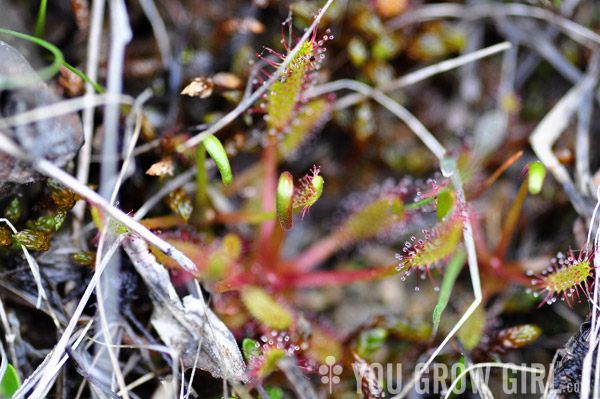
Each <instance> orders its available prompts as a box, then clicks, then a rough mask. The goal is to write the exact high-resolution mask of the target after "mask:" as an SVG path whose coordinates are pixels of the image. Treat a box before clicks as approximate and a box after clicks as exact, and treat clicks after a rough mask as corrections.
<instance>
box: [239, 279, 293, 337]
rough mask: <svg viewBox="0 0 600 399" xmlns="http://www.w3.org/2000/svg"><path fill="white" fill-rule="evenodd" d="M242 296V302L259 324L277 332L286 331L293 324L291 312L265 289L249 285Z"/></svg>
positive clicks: (243, 290)
mask: <svg viewBox="0 0 600 399" xmlns="http://www.w3.org/2000/svg"><path fill="white" fill-rule="evenodd" d="M241 294H242V295H241V298H242V302H243V303H244V305H245V306H246V308H247V309H248V311H249V312H250V314H252V316H253V317H254V318H255V319H256V320H258V321H259V322H261V323H263V324H265V325H267V326H268V327H271V328H274V329H277V330H285V329H287V328H288V327H289V326H290V324H292V315H291V314H290V312H289V311H288V310H287V309H286V308H285V307H284V306H283V305H281V302H280V301H279V300H278V299H277V298H274V297H273V296H271V295H270V294H269V293H267V292H266V291H265V290H264V289H263V288H261V287H257V286H253V285H247V286H245V287H244V288H243V289H242V292H241Z"/></svg>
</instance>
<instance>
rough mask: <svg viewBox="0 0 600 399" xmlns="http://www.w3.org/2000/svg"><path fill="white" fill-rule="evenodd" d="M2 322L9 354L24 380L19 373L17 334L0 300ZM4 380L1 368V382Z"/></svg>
mask: <svg viewBox="0 0 600 399" xmlns="http://www.w3.org/2000/svg"><path fill="white" fill-rule="evenodd" d="M0 320H2V327H3V328H4V339H5V340H6V344H7V345H8V352H9V353H10V357H11V360H12V365H13V367H14V368H15V371H16V372H17V375H19V376H20V377H21V378H22V377H23V376H22V375H21V373H20V372H19V358H18V357H17V350H16V349H15V338H16V336H17V334H15V333H14V331H13V328H12V326H11V324H10V322H9V321H8V317H7V316H6V310H5V309H4V303H3V302H2V298H0ZM3 378H4V372H2V371H1V367H0V381H2V379H3Z"/></svg>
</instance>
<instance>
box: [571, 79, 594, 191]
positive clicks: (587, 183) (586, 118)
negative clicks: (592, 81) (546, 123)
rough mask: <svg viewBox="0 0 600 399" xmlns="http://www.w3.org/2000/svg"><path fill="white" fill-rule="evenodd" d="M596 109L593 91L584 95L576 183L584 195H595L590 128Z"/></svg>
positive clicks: (577, 141) (577, 144)
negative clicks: (593, 112) (591, 170)
mask: <svg viewBox="0 0 600 399" xmlns="http://www.w3.org/2000/svg"><path fill="white" fill-rule="evenodd" d="M593 108H594V102H593V90H592V89H590V90H588V91H587V92H586V93H584V94H583V97H582V99H581V105H580V106H579V109H578V110H577V133H576V136H575V182H576V184H577V190H578V191H579V192H580V193H581V194H582V195H586V196H587V195H590V194H593V192H594V188H593V184H592V176H591V174H590V127H591V123H592V110H593Z"/></svg>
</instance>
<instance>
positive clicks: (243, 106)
mask: <svg viewBox="0 0 600 399" xmlns="http://www.w3.org/2000/svg"><path fill="white" fill-rule="evenodd" d="M333 1H334V0H327V3H325V5H324V6H323V7H322V8H321V9H320V11H319V13H318V14H317V16H316V17H315V20H314V21H313V23H312V24H311V25H310V27H309V28H308V29H307V30H306V32H304V35H302V37H301V38H300V40H299V41H298V43H296V46H295V47H294V48H293V49H292V51H290V53H289V54H287V55H286V58H285V60H283V62H282V63H281V64H280V65H279V68H277V70H275V72H273V74H272V75H271V77H270V78H269V79H268V80H267V81H266V82H264V83H263V84H262V86H261V87H260V88H259V89H258V90H256V91H255V92H254V93H253V94H252V95H251V96H250V97H248V98H246V99H245V100H244V101H242V102H241V103H240V104H239V105H238V106H237V107H235V109H233V110H232V111H231V112H229V113H228V114H227V115H225V116H224V117H222V118H221V119H219V121H218V122H216V123H215V124H214V125H212V126H211V127H210V128H208V129H206V130H205V131H203V132H202V133H200V134H197V135H196V136H194V137H192V138H190V139H189V140H188V141H186V142H185V143H183V144H182V145H180V146H179V147H178V148H177V151H179V152H183V151H185V150H187V149H188V148H192V147H195V146H197V145H198V144H200V143H201V142H202V140H204V139H205V138H206V137H208V136H210V135H213V134H215V133H216V132H218V131H219V130H221V129H222V128H224V127H225V126H227V125H229V124H230V123H231V122H233V121H234V120H235V118H237V117H238V116H239V115H240V114H241V113H242V112H244V111H245V110H247V109H248V108H250V107H251V106H252V104H254V102H255V101H256V100H258V99H259V98H260V97H261V96H262V95H263V94H264V93H266V92H267V90H268V89H269V88H270V87H271V85H272V84H273V83H275V81H276V80H277V79H279V77H280V76H281V74H282V73H283V71H284V70H285V69H287V67H288V65H289V64H290V63H291V62H292V61H293V60H294V58H295V57H296V54H298V52H299V51H300V49H301V48H302V46H303V45H304V43H306V41H307V40H308V38H309V37H310V36H311V35H312V34H313V31H314V29H315V28H316V27H317V25H318V24H319V22H320V21H321V18H323V15H325V12H326V11H327V9H328V8H329V6H330V5H331V4H332V3H333Z"/></svg>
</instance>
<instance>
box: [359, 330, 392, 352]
mask: <svg viewBox="0 0 600 399" xmlns="http://www.w3.org/2000/svg"><path fill="white" fill-rule="evenodd" d="M387 336H388V330H387V329H386V328H373V329H371V330H366V331H363V332H361V333H360V335H359V337H358V346H357V348H356V353H357V354H358V356H360V357H364V358H368V357H370V356H371V355H372V354H373V353H375V352H376V351H377V350H379V348H381V347H382V346H383V344H384V343H385V340H386V339H387Z"/></svg>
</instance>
